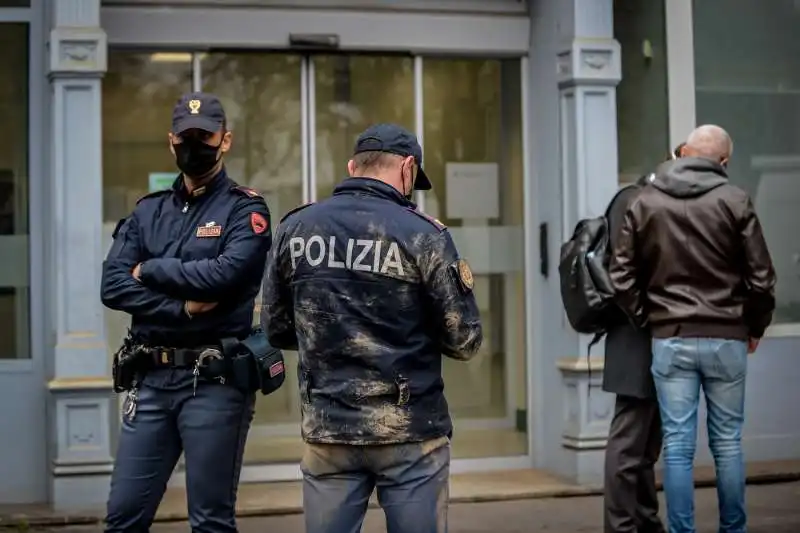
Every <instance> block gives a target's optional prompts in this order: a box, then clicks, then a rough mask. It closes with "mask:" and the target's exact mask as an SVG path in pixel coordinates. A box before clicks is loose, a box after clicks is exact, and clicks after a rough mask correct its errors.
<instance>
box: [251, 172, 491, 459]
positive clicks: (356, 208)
mask: <svg viewBox="0 0 800 533" xmlns="http://www.w3.org/2000/svg"><path fill="white" fill-rule="evenodd" d="M472 283H473V281H472V276H471V273H470V271H469V267H468V265H467V263H466V262H464V261H463V260H462V259H461V258H460V257H459V255H458V252H457V250H456V248H455V245H454V244H453V241H452V239H451V237H450V234H449V233H448V231H447V229H446V228H445V226H443V225H442V224H441V223H439V222H438V221H436V220H435V219H432V218H429V217H428V216H426V215H424V214H422V213H421V212H419V211H418V210H417V209H416V206H415V205H414V204H413V203H412V202H410V201H408V200H407V199H405V198H404V197H403V196H402V195H401V194H400V193H399V192H398V191H397V190H396V189H394V188H393V187H391V186H389V185H387V184H385V183H382V182H380V181H378V180H374V179H371V178H350V179H347V180H345V181H344V182H343V183H342V184H340V185H339V186H338V187H337V188H336V189H335V190H334V193H333V196H332V197H331V198H328V199H326V200H323V201H321V202H319V203H316V204H312V205H307V206H302V207H300V208H298V209H297V210H295V211H293V212H290V213H289V214H288V215H287V216H286V217H284V219H283V220H282V221H281V223H280V226H279V227H278V229H277V231H276V234H275V246H274V248H273V251H272V254H271V257H270V260H269V264H268V267H267V274H266V276H265V281H264V291H263V297H262V302H263V309H262V312H261V320H262V325H263V327H264V330H265V331H266V332H267V335H268V337H269V340H270V342H271V343H272V345H273V346H276V347H279V348H282V349H288V350H292V349H296V350H298V351H299V364H298V376H299V386H300V397H301V404H302V415H303V423H302V434H303V438H304V439H305V440H306V441H308V442H315V443H337V444H351V445H365V444H391V443H406V442H418V441H424V440H428V439H432V438H437V437H442V436H450V435H451V434H452V422H451V419H450V414H449V411H448V406H447V401H446V400H445V396H444V383H443V380H442V355H444V356H448V357H452V358H454V359H459V360H468V359H470V358H472V357H473V356H474V355H475V354H476V353H477V352H478V349H479V348H480V345H481V342H482V339H483V334H482V330H481V321H480V316H479V312H478V306H477V303H476V301H475V296H474V294H473V292H472Z"/></svg>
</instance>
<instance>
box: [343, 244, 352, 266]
mask: <svg viewBox="0 0 800 533" xmlns="http://www.w3.org/2000/svg"><path fill="white" fill-rule="evenodd" d="M344 263H345V266H346V267H347V269H348V270H350V269H351V268H353V239H347V257H345V260H344Z"/></svg>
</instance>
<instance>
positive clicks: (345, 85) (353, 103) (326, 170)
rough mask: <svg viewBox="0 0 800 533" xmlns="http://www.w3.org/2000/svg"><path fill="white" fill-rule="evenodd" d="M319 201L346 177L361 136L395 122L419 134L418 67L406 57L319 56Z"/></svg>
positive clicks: (316, 61) (316, 74)
mask: <svg viewBox="0 0 800 533" xmlns="http://www.w3.org/2000/svg"><path fill="white" fill-rule="evenodd" d="M313 61H314V78H315V79H314V88H315V96H316V109H315V110H314V112H315V121H316V128H317V134H316V159H317V161H316V179H317V200H321V199H323V198H326V197H328V196H330V194H331V192H332V191H333V188H334V187H335V186H336V185H337V184H338V183H340V182H341V181H342V180H343V179H344V178H345V177H347V162H348V161H349V160H350V157H351V156H352V155H353V145H354V144H355V140H356V138H357V137H358V134H359V133H361V132H362V131H364V130H365V129H367V127H369V126H370V125H372V124H377V123H381V122H393V123H395V124H399V125H401V126H403V127H405V128H408V130H409V131H412V132H413V131H414V61H413V60H412V59H411V58H410V57H403V56H373V55H358V56H349V55H336V56H315V57H314V59H313Z"/></svg>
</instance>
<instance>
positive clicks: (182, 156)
mask: <svg viewBox="0 0 800 533" xmlns="http://www.w3.org/2000/svg"><path fill="white" fill-rule="evenodd" d="M220 146H222V141H220V143H219V144H218V145H217V146H210V145H208V144H206V143H204V142H203V141H201V140H200V139H193V138H188V139H184V140H183V142H182V143H179V144H175V143H173V144H172V147H173V148H174V150H175V163H176V164H177V165H178V168H179V169H181V172H183V173H184V174H185V175H187V176H189V177H190V178H199V177H202V176H205V175H206V174H208V173H209V172H211V170H212V169H213V168H214V166H215V165H216V164H217V163H218V162H219V158H220V157H221V156H220V155H219V149H220Z"/></svg>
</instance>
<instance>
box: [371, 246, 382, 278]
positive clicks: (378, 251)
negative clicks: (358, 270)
mask: <svg viewBox="0 0 800 533" xmlns="http://www.w3.org/2000/svg"><path fill="white" fill-rule="evenodd" d="M382 244H383V241H375V257H373V258H372V271H373V272H377V271H378V268H380V265H379V264H378V263H379V262H380V260H381V245H382Z"/></svg>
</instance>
